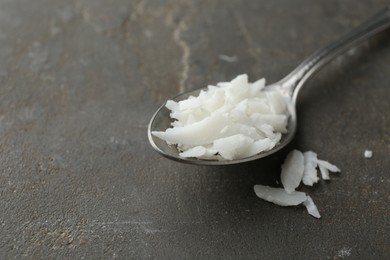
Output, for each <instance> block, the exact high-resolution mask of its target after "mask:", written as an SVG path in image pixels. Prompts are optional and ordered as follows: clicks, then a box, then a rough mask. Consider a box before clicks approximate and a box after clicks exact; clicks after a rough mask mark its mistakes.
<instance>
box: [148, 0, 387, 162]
mask: <svg viewBox="0 0 390 260" xmlns="http://www.w3.org/2000/svg"><path fill="white" fill-rule="evenodd" d="M389 26H390V5H388V6H387V7H386V8H385V9H384V10H382V11H381V12H379V13H378V14H376V15H374V16H373V17H371V18H370V19H368V20H367V21H366V22H364V23H363V24H361V25H360V26H358V27H357V28H355V29H354V30H352V31H350V32H349V33H348V34H346V35H344V36H342V37H341V38H339V39H338V40H336V41H335V42H333V43H331V44H329V45H328V46H326V47H325V48H323V49H321V50H318V51H317V52H315V53H313V54H312V55H311V56H310V57H308V58H307V59H306V60H304V61H303V62H302V63H301V64H300V65H299V66H298V67H297V68H296V69H295V70H293V71H292V72H291V73H290V74H288V75H287V76H286V77H284V78H283V79H282V80H280V81H278V82H276V83H274V84H272V85H269V86H267V87H266V88H265V91H266V90H273V89H276V90H278V91H280V92H281V93H282V94H283V95H285V96H287V97H289V98H291V100H292V102H291V105H289V107H288V109H289V112H290V117H289V122H288V132H287V133H286V134H284V135H283V136H282V139H281V140H280V143H279V144H278V145H276V146H275V147H274V148H273V149H271V150H270V151H266V152H261V153H259V154H256V155H254V156H251V157H247V158H243V159H237V160H231V161H218V160H200V159H196V158H182V157H180V156H179V151H178V150H177V148H176V146H172V145H168V144H167V143H166V142H165V141H163V140H161V139H159V138H158V137H156V136H153V135H152V131H164V130H166V129H167V128H169V127H171V125H170V124H171V121H172V119H171V117H170V111H169V110H168V109H167V108H166V107H165V104H164V105H162V106H161V107H160V108H159V109H158V110H157V112H156V113H155V114H154V115H153V117H152V119H151V121H150V123H149V127H148V138H149V142H150V144H151V145H152V146H153V148H154V149H155V150H156V151H157V152H159V153H161V154H162V155H163V156H165V157H167V158H169V159H172V160H175V161H179V162H183V163H190V164H197V165H228V164H237V163H243V162H248V161H253V160H257V159H260V158H263V157H265V156H268V155H271V154H273V153H275V152H276V151H279V150H280V149H282V148H283V147H285V146H286V145H287V144H288V143H289V142H290V141H291V140H292V139H293V137H294V134H295V132H296V129H297V116H296V111H295V104H296V100H297V96H298V93H299V90H300V89H301V88H302V86H303V85H304V84H305V83H306V82H307V80H308V79H310V78H311V77H312V76H313V75H314V74H315V73H316V72H318V71H319V70H320V69H321V68H322V67H324V65H326V64H327V63H329V62H330V61H331V60H333V59H334V58H336V57H337V56H339V55H340V54H342V53H344V52H345V51H347V50H349V49H351V48H352V47H356V46H357V45H359V44H360V43H362V42H363V41H365V40H366V39H368V38H370V37H371V36H373V35H375V34H376V33H378V32H380V31H383V30H384V29H386V28H388V27H389ZM200 91H201V89H197V90H193V91H190V92H186V93H183V94H180V95H178V96H176V97H174V98H172V100H174V101H180V100H184V99H187V98H188V97H189V96H191V95H192V96H197V95H198V94H199V92H200Z"/></svg>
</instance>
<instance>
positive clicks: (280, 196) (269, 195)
mask: <svg viewBox="0 0 390 260" xmlns="http://www.w3.org/2000/svg"><path fill="white" fill-rule="evenodd" d="M254 190H255V193H256V195H257V196H258V197H259V198H261V199H263V200H266V201H269V202H272V203H274V204H277V205H279V206H296V205H299V204H301V203H302V202H304V201H306V200H307V196H306V194H305V193H304V192H301V191H293V192H291V193H287V192H286V191H285V190H284V189H282V188H272V187H269V186H264V185H255V186H254Z"/></svg>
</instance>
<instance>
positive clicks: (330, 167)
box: [317, 160, 341, 172]
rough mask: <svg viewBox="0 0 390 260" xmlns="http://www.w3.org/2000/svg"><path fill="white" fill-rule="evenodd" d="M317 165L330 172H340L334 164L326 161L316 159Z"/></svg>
mask: <svg viewBox="0 0 390 260" xmlns="http://www.w3.org/2000/svg"><path fill="white" fill-rule="evenodd" d="M317 163H318V166H323V167H324V168H326V169H328V170H329V171H331V172H341V170H340V169H339V168H338V167H337V166H336V165H333V164H331V163H329V162H327V161H323V160H317Z"/></svg>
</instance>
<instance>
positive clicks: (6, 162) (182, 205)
mask: <svg viewBox="0 0 390 260" xmlns="http://www.w3.org/2000/svg"><path fill="white" fill-rule="evenodd" d="M387 2H388V1H384V0H370V1H355V0H345V1H335V0H331V1H330V0H329V1H309V0H297V1H290V0H278V1H267V0H261V1H255V0H249V1H239V0H234V1H233V0H232V1H222V0H219V1H217V0H208V1H206V0H203V1H197V0H192V1H191V0H177V1H174V0H167V1H154V0H149V1H148V0H140V1H130V0H115V1H105V0H78V1H72V0H69V1H63V0H34V1H31V0H0V209H1V211H0V258H1V259H7V258H8V259H9V258H21V257H25V258H29V259H30V258H34V259H38V258H78V259H81V258H84V259H92V258H95V259H96V258H105V259H109V258H121V259H131V258H134V259H144V258H152V259H153V258H156V259H195V258H198V259H216V258H226V259H253V258H257V259H338V258H350V259H386V257H388V256H389V255H390V246H389V244H390V228H389V226H390V225H389V215H390V211H389V203H390V194H389V191H390V177H389V169H390V161H389V155H390V103H389V96H390V86H389V85H390V76H389V75H390V37H389V31H387V32H384V33H382V34H381V35H379V36H378V37H376V38H375V39H374V40H372V41H370V42H368V43H366V44H364V45H363V46H362V47H361V48H358V49H355V50H354V51H351V52H349V53H348V54H346V55H344V56H343V57H341V58H339V59H337V60H336V61H334V62H333V63H332V64H330V66H329V67H328V68H327V69H326V70H324V71H322V72H321V74H319V75H318V76H317V77H316V78H315V79H313V80H312V81H311V82H310V84H309V85H308V86H307V87H306V88H305V89H304V90H303V91H302V95H301V96H300V98H299V106H298V117H299V132H298V134H297V137H296V139H295V140H294V143H293V144H291V146H290V147H289V148H288V149H285V150H283V151H282V152H280V153H278V154H276V155H275V156H272V157H270V158H267V159H265V160H261V161H258V162H253V163H248V164H243V165H237V166H230V167H220V168H219V167H197V166H191V165H183V164H178V163H176V162H172V161H169V160H167V159H165V158H163V157H161V156H160V155H159V154H157V153H156V152H154V151H153V150H152V148H151V147H150V145H149V144H148V141H147V136H146V127H147V124H148V121H149V119H150V117H151V116H152V114H153V112H154V111H155V109H157V108H158V106H159V105H160V104H161V103H162V102H163V101H164V100H166V99H167V98H169V97H171V96H172V95H175V94H177V93H178V92H179V91H182V90H189V89H194V88H198V87H201V86H202V87H203V86H205V85H206V84H208V83H215V82H218V81H221V80H228V79H232V78H233V77H234V76H236V75H237V74H240V73H244V72H245V73H248V74H249V77H250V79H251V80H255V79H257V78H258V77H263V76H264V77H266V78H267V79H268V80H269V81H271V82H272V81H274V80H277V79H279V78H280V77H282V76H283V75H285V74H286V73H287V72H289V71H290V70H291V69H293V68H294V66H295V65H297V64H298V63H299V62H300V61H301V60H302V59H303V58H305V57H306V56H307V55H308V54H310V53H311V52H312V51H314V50H315V49H317V48H318V47H320V46H323V45H324V44H326V43H328V42H330V41H331V40H333V39H335V38H336V37H337V36H338V35H340V34H342V33H343V32H345V31H347V30H349V29H351V28H352V27H354V26H355V25H357V24H358V23H359V21H362V20H364V19H365V18H367V17H368V16H370V15H371V14H373V13H375V12H376V11H377V10H378V9H380V8H381V7H382V6H384V5H385V4H386V3H387ZM221 55H227V56H228V57H233V56H234V57H236V58H235V59H234V58H233V62H231V60H230V62H229V61H226V57H225V58H224V56H221ZM228 60H229V59H228ZM293 148H297V149H301V150H314V151H316V152H317V153H318V154H319V157H320V158H323V159H326V160H329V161H331V162H333V163H335V164H336V165H338V166H339V167H340V168H341V169H342V173H341V174H340V175H332V180H331V181H329V182H322V183H321V184H319V185H316V186H315V187H313V188H307V187H302V188H301V190H304V191H307V192H309V193H310V195H311V197H312V198H313V199H314V201H315V202H316V204H317V206H318V208H319V210H320V212H321V214H322V219H321V220H317V219H314V218H312V217H310V216H309V215H308V214H307V213H306V210H305V209H304V208H303V207H293V208H282V207H278V206H276V205H273V204H270V203H267V202H264V201H262V200H260V199H258V198H257V197H256V196H255V194H254V192H253V185H254V184H258V183H260V184H271V185H277V179H278V176H279V167H280V163H281V162H282V161H283V158H284V156H285V154H286V153H287V152H288V151H289V149H293ZM365 149H371V150H373V152H374V156H373V158H372V159H365V158H364V157H363V152H364V150H365Z"/></svg>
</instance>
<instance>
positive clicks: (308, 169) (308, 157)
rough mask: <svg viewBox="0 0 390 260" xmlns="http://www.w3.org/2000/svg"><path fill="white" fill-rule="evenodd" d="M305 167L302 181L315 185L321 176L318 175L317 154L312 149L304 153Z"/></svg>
mask: <svg viewBox="0 0 390 260" xmlns="http://www.w3.org/2000/svg"><path fill="white" fill-rule="evenodd" d="M303 157H304V162H305V168H304V170H303V177H302V182H303V184H305V185H308V186H313V184H314V183H317V182H318V180H319V178H318V176H317V170H316V168H317V154H316V153H315V152H312V151H307V152H304V153H303Z"/></svg>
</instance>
